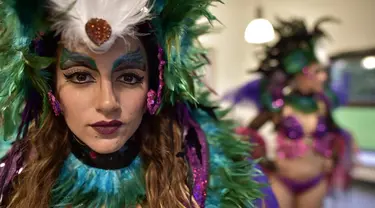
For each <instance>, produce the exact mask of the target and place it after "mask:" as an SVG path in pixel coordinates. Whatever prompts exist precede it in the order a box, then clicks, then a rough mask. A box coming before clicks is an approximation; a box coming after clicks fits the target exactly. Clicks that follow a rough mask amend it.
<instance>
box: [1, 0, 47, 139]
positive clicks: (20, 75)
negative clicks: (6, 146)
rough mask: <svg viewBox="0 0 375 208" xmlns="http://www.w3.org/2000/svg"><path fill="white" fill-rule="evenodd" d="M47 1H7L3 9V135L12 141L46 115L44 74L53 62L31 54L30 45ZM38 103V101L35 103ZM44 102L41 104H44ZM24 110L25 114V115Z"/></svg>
mask: <svg viewBox="0 0 375 208" xmlns="http://www.w3.org/2000/svg"><path fill="white" fill-rule="evenodd" d="M43 2H44V1H41V0H36V1H21V0H20V1H11V0H6V1H3V2H2V4H1V9H0V11H1V12H0V13H1V14H0V15H1V17H0V28H2V30H1V31H0V32H1V34H0V115H1V116H2V119H3V124H2V126H1V128H0V133H1V134H2V136H3V137H4V138H5V139H7V138H9V139H12V138H13V137H14V135H17V132H15V131H17V129H18V130H19V132H18V135H19V133H21V132H24V131H25V130H26V129H27V128H28V125H29V123H30V122H31V121H32V120H34V119H35V117H37V116H39V113H40V112H42V110H41V109H44V111H43V112H48V111H46V110H45V109H46V106H48V105H47V103H46V99H45V97H46V95H47V92H48V89H49V88H48V84H47V81H48V79H47V78H48V76H46V75H47V73H45V72H44V71H43V69H44V68H46V67H47V66H49V65H50V64H51V63H52V62H53V61H54V60H53V59H50V58H45V57H39V56H37V55H35V54H33V53H32V52H30V51H29V47H30V44H31V41H32V40H33V38H34V37H35V35H36V34H37V31H40V30H42V29H43V28H45V25H44V24H43V21H44V20H43V11H44V9H43V7H41V6H40V5H42V3H43ZM35 99H38V101H36V100H35ZM41 101H42V102H41ZM23 109H24V112H22V111H23Z"/></svg>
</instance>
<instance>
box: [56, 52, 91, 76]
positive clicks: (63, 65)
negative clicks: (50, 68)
mask: <svg viewBox="0 0 375 208" xmlns="http://www.w3.org/2000/svg"><path fill="white" fill-rule="evenodd" d="M59 64H60V69H61V70H66V69H69V68H71V67H75V66H85V67H87V68H89V69H92V70H95V71H98V67H97V66H96V63H95V61H94V60H93V59H92V58H90V57H88V56H86V55H83V54H80V53H77V52H71V51H69V50H68V49H66V48H63V49H62V52H61V56H60V63H59Z"/></svg>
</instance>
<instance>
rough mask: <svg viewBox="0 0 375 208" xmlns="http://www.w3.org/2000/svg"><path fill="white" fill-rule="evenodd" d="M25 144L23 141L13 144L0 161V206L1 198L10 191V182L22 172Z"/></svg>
mask: <svg viewBox="0 0 375 208" xmlns="http://www.w3.org/2000/svg"><path fill="white" fill-rule="evenodd" d="M25 143H26V141H23V140H21V141H18V142H16V143H14V144H13V147H12V148H11V149H10V151H9V152H8V154H7V155H6V156H5V157H4V158H3V159H2V160H1V161H0V194H1V195H0V204H1V203H2V200H3V196H4V195H7V194H8V193H9V191H10V189H11V185H12V180H13V179H14V178H15V177H16V176H17V175H18V174H20V173H21V171H22V170H23V166H24V152H23V151H24V146H25Z"/></svg>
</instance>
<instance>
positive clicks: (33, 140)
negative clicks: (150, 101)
mask: <svg viewBox="0 0 375 208" xmlns="http://www.w3.org/2000/svg"><path fill="white" fill-rule="evenodd" d="M174 111H175V110H174V109H172V108H169V109H167V110H165V111H164V113H161V114H160V115H158V116H150V115H148V114H145V116H144V119H143V121H142V124H141V126H140V127H139V128H138V130H137V132H136V134H135V138H136V139H141V140H142V146H141V152H140V154H141V157H142V160H143V163H144V169H145V176H144V177H145V185H146V201H145V202H144V204H142V206H143V207H153V208H165V207H167V208H169V207H185V206H184V204H185V205H186V204H189V203H191V202H192V204H190V206H191V207H198V205H197V204H196V202H195V201H194V199H192V198H191V196H190V195H189V193H190V191H189V189H188V186H187V185H186V184H187V174H188V171H187V164H186V163H185V162H184V159H183V158H181V157H177V156H176V154H177V153H178V152H180V151H182V142H183V141H182V137H181V130H180V129H181V128H180V126H179V124H178V123H177V121H176V118H175V117H174V116H173V115H171V113H170V112H174ZM28 138H29V145H30V146H29V149H30V150H32V152H34V153H31V157H30V158H31V159H30V160H29V161H28V162H27V165H26V167H25V169H24V170H23V171H22V173H21V174H20V175H19V176H18V178H17V179H16V181H15V183H14V191H13V193H12V195H11V196H9V198H8V201H9V202H10V203H9V205H8V207H9V208H19V207H41V208H44V207H49V206H50V205H49V201H50V198H51V190H52V188H53V186H54V184H55V181H56V179H57V177H58V176H59V172H60V169H61V167H62V164H63V161H64V159H65V158H66V157H67V155H68V154H69V152H70V145H69V140H68V128H67V126H66V124H65V122H64V121H63V119H62V118H61V117H55V116H54V115H53V114H52V113H50V114H49V115H48V117H47V119H46V120H44V122H43V124H42V126H41V127H40V128H37V127H35V126H32V127H31V128H30V131H29V133H28Z"/></svg>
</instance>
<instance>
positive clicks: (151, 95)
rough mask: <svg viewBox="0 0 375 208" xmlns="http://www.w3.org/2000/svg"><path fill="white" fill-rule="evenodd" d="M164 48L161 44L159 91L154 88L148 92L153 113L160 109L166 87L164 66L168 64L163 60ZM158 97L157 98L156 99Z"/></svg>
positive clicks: (148, 106) (148, 102)
mask: <svg viewBox="0 0 375 208" xmlns="http://www.w3.org/2000/svg"><path fill="white" fill-rule="evenodd" d="M163 54H164V53H163V48H162V47H160V46H159V50H158V59H159V87H158V92H157V93H156V92H155V91H154V90H152V89H151V90H150V91H148V93H147V108H148V111H149V113H150V114H151V115H154V114H155V113H156V111H157V110H158V109H159V107H160V104H161V97H162V92H163V87H164V78H163V77H164V76H163V74H164V66H165V64H166V62H165V60H163ZM155 98H156V99H155Z"/></svg>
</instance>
